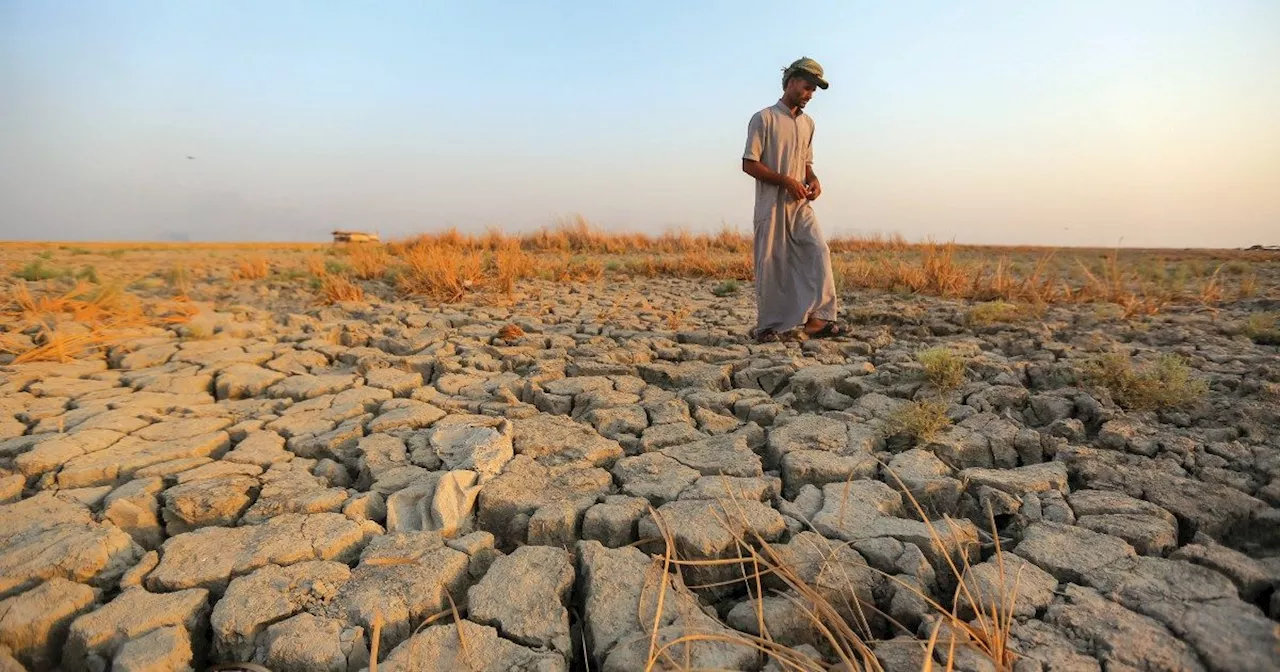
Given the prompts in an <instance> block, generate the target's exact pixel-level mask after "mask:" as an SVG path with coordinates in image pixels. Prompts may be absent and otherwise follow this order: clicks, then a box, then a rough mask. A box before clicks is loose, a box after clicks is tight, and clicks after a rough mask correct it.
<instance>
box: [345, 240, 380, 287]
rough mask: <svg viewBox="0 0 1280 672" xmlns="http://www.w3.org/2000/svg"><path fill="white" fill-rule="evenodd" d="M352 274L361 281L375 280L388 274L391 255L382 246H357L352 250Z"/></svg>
mask: <svg viewBox="0 0 1280 672" xmlns="http://www.w3.org/2000/svg"><path fill="white" fill-rule="evenodd" d="M347 258H348V259H350V260H351V272H352V274H354V275H355V277H357V278H359V279H361V280H374V279H376V278H380V277H382V275H383V274H385V273H386V272H387V262H388V261H389V260H390V257H389V255H388V254H387V251H386V249H385V248H384V247H382V246H381V245H357V246H354V247H351V248H350V253H349V254H348V255H347Z"/></svg>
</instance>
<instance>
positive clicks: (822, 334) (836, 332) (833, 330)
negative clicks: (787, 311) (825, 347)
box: [808, 320, 844, 338]
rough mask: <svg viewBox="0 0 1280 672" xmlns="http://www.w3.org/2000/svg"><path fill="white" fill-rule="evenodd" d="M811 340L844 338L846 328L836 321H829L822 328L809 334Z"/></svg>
mask: <svg viewBox="0 0 1280 672" xmlns="http://www.w3.org/2000/svg"><path fill="white" fill-rule="evenodd" d="M808 336H809V338H831V337H833V336H844V327H842V326H840V325H839V324H837V323H836V321H835V320H828V321H827V323H826V324H824V325H822V328H821V329H819V330H817V331H815V332H813V333H812V334H808Z"/></svg>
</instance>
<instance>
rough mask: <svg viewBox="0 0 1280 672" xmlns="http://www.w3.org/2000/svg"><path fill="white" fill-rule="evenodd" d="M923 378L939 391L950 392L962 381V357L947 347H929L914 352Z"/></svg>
mask: <svg viewBox="0 0 1280 672" xmlns="http://www.w3.org/2000/svg"><path fill="white" fill-rule="evenodd" d="M916 361H918V362H920V365H921V366H923V367H924V375H925V378H927V379H928V380H929V382H930V383H932V384H933V386H934V387H935V388H937V389H938V390H939V391H940V392H950V391H951V390H954V389H956V388H958V387H960V385H961V384H963V383H964V372H965V362H964V358H962V357H961V356H960V355H958V354H956V353H955V352H954V351H952V350H950V349H948V348H929V349H927V350H922V351H920V352H919V353H917V354H916Z"/></svg>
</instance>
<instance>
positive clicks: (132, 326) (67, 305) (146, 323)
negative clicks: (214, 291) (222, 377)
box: [0, 282, 196, 364]
mask: <svg viewBox="0 0 1280 672" xmlns="http://www.w3.org/2000/svg"><path fill="white" fill-rule="evenodd" d="M195 313H196V309H195V307H194V306H192V305H191V304H190V303H189V302H187V301H185V300H182V299H181V298H179V299H178V300H175V301H168V302H148V303H144V302H143V301H141V300H139V299H138V298H137V297H136V296H134V295H132V294H130V293H128V292H127V291H125V290H124V289H123V287H122V286H121V285H119V284H112V285H102V286H95V285H92V284H90V283H87V282H77V283H76V285H75V286H74V287H73V288H71V290H70V291H67V292H64V293H60V294H59V293H56V292H42V293H38V294H34V295H33V294H32V293H31V291H30V290H29V289H28V287H27V285H26V283H18V284H15V285H12V286H11V287H10V288H9V289H8V291H6V292H4V293H3V294H2V295H0V316H2V317H3V318H4V319H3V324H4V325H5V327H7V331H5V332H4V333H0V351H2V352H6V353H9V354H12V355H15V358H14V360H13V361H14V363H17V364H20V363H23V362H36V361H57V362H67V361H71V360H74V359H77V358H80V357H83V356H86V355H88V354H91V353H95V352H101V351H103V350H104V349H105V348H107V347H109V346H111V345H114V344H117V343H121V342H124V341H127V340H130V339H132V338H136V336H137V335H138V330H139V329H142V328H146V327H164V326H169V325H174V324H181V323H184V322H187V321H189V320H190V319H191V317H192V316H193V315H194V314H195Z"/></svg>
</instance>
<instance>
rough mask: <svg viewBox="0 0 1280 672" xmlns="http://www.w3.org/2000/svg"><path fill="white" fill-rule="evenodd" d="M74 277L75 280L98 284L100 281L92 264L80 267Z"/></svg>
mask: <svg viewBox="0 0 1280 672" xmlns="http://www.w3.org/2000/svg"><path fill="white" fill-rule="evenodd" d="M75 278H76V280H83V281H85V282H91V283H93V284H95V285H97V284H100V281H99V280H98V269H96V268H94V267H93V266H84V267H82V268H81V269H80V270H79V271H76V275H75Z"/></svg>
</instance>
